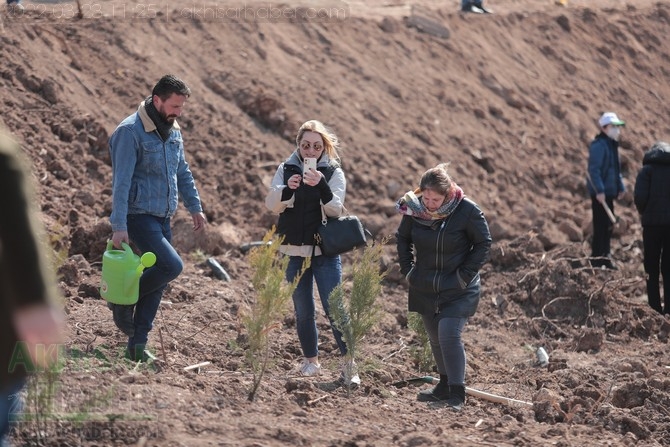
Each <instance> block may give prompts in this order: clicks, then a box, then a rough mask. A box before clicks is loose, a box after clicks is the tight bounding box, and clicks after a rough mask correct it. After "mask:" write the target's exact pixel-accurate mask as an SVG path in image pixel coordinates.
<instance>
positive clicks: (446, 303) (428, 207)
mask: <svg viewBox="0 0 670 447" xmlns="http://www.w3.org/2000/svg"><path fill="white" fill-rule="evenodd" d="M447 166H448V164H446V163H442V164H440V165H438V166H436V167H434V168H432V169H429V170H427V171H426V172H425V173H424V174H423V176H422V177H421V181H420V183H419V188H418V189H417V190H415V191H409V192H408V193H406V194H405V195H404V196H403V197H402V198H400V199H399V200H398V202H397V203H396V208H397V209H398V211H399V212H400V213H401V214H402V215H403V216H402V220H401V221H400V225H399V227H398V231H397V232H396V244H397V249H398V262H399V264H400V272H401V273H402V274H403V275H405V277H406V278H407V281H408V282H409V295H408V309H409V311H410V312H417V313H419V314H420V315H421V318H422V320H423V324H424V327H425V328H426V333H427V334H428V339H429V341H430V347H431V350H432V352H433V357H434V359H435V363H436V365H437V371H438V372H439V374H440V382H439V383H438V384H437V385H436V386H435V387H434V388H433V389H430V390H424V391H422V392H420V393H419V394H418V396H417V399H418V400H419V401H422V402H432V403H433V404H434V405H438V406H440V405H446V406H447V407H450V408H451V409H453V410H455V411H460V410H461V408H462V407H463V405H464V404H465V366H466V357H465V347H464V345H463V340H462V338H461V337H462V333H463V330H464V328H465V324H466V323H467V321H468V318H469V317H471V316H472V315H474V314H475V311H476V310H477V306H478V305H479V297H480V294H481V283H480V278H479V270H480V269H481V268H482V266H483V265H484V263H485V262H486V261H487V260H488V257H489V253H490V250H491V233H490V232H489V226H488V223H487V221H486V218H485V217H484V213H483V212H482V211H481V209H480V208H479V207H478V206H477V204H476V203H475V202H473V201H472V200H470V199H468V198H467V197H465V195H464V194H463V190H462V189H461V188H460V187H459V186H458V185H457V184H456V183H455V182H454V181H453V180H452V179H451V177H450V176H449V174H448V172H447Z"/></svg>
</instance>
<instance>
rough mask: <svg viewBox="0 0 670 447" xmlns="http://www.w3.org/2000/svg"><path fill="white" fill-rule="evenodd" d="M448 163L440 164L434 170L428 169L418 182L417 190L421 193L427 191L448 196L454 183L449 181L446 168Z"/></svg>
mask: <svg viewBox="0 0 670 447" xmlns="http://www.w3.org/2000/svg"><path fill="white" fill-rule="evenodd" d="M448 167H449V163H440V164H439V165H437V166H435V167H434V168H430V169H429V170H427V171H426V172H424V173H423V175H422V176H421V181H420V182H419V190H420V191H421V192H423V191H425V190H427V189H429V190H431V191H434V192H436V193H438V194H443V195H447V196H448V195H449V193H450V192H451V189H452V188H453V185H454V182H453V180H451V177H450V176H449V173H448V172H447V168H448Z"/></svg>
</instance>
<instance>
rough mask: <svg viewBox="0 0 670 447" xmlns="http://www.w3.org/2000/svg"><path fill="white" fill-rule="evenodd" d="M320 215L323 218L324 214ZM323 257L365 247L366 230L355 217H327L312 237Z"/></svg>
mask: <svg viewBox="0 0 670 447" xmlns="http://www.w3.org/2000/svg"><path fill="white" fill-rule="evenodd" d="M322 215H323V216H324V217H325V213H323V209H322ZM314 238H315V239H316V243H317V244H318V246H319V247H320V248H321V253H323V254H324V255H325V256H335V255H340V254H342V253H346V252H348V251H351V250H353V249H355V248H358V247H363V246H364V245H366V242H367V239H366V230H365V228H364V227H363V224H362V223H361V221H360V219H359V218H358V217H356V216H342V217H329V218H327V219H324V220H322V221H321V225H320V226H319V228H318V230H317V231H316V235H314Z"/></svg>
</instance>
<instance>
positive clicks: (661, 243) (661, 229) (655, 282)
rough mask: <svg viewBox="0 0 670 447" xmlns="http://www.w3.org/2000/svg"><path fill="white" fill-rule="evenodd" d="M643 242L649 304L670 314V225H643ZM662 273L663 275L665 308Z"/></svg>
mask: <svg viewBox="0 0 670 447" xmlns="http://www.w3.org/2000/svg"><path fill="white" fill-rule="evenodd" d="M642 244H643V248H644V271H645V273H647V297H648V299H649V306H651V308H652V309H654V310H656V311H658V312H661V313H666V314H670V225H658V226H651V225H647V226H644V227H642ZM660 275H663V300H664V303H665V304H664V306H663V309H661V290H660V284H659V280H660Z"/></svg>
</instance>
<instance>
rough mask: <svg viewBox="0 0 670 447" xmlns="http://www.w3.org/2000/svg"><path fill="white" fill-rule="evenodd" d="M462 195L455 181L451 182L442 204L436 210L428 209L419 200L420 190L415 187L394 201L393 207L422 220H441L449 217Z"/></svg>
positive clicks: (463, 195)
mask: <svg viewBox="0 0 670 447" xmlns="http://www.w3.org/2000/svg"><path fill="white" fill-rule="evenodd" d="M463 197H465V194H463V190H462V189H461V188H460V186H458V185H457V184H456V183H453V186H452V187H451V189H450V190H449V193H448V194H447V197H446V199H445V201H444V203H443V204H442V206H440V207H439V208H438V209H437V211H428V209H427V208H426V206H425V205H424V204H423V201H422V200H421V190H420V189H416V190H414V191H409V192H408V193H407V194H405V195H404V196H402V197H401V198H400V199H399V200H398V201H397V202H396V204H395V209H396V210H398V212H399V213H400V214H405V215H407V216H414V217H416V218H418V219H422V220H441V219H445V218H447V217H449V216H450V215H451V213H453V212H454V210H455V209H456V207H457V206H458V204H459V203H461V200H463Z"/></svg>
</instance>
